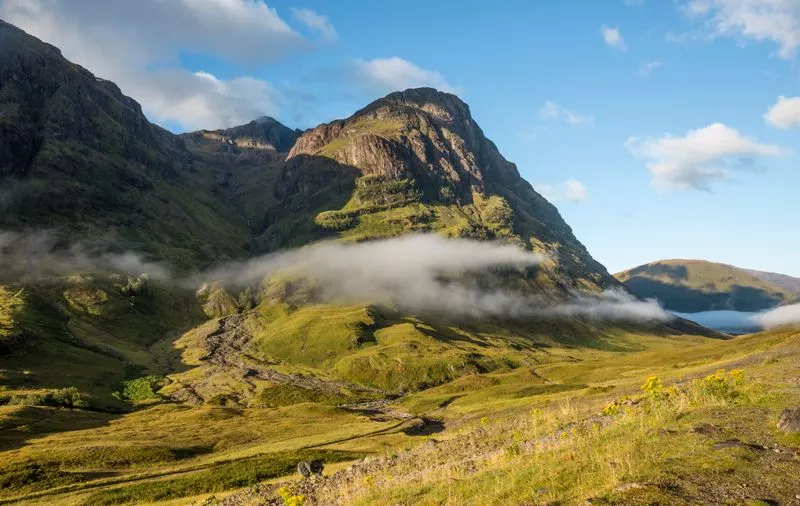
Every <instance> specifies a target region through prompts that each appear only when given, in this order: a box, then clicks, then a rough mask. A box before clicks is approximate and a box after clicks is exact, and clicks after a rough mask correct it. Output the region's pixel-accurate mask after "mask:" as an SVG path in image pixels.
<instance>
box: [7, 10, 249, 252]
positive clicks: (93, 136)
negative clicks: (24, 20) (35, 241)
mask: <svg viewBox="0 0 800 506" xmlns="http://www.w3.org/2000/svg"><path fill="white" fill-rule="evenodd" d="M220 178H221V175H220V174H219V171H218V170H217V169H215V168H213V167H208V166H204V165H202V163H198V161H197V158H196V157H195V156H193V154H192V153H191V152H190V151H189V150H188V149H187V148H186V143H185V142H184V141H183V140H182V139H181V138H180V137H178V136H175V135H173V134H172V133H170V132H168V131H166V130H164V129H162V128H160V127H158V126H156V125H153V124H151V123H150V122H148V121H147V119H146V118H145V116H144V115H143V114H142V110H141V107H140V106H139V104H138V103H136V102H135V101H134V100H132V99H131V98H129V97H126V96H125V95H123V94H122V93H121V92H120V90H119V88H118V87H117V86H116V85H115V84H114V83H111V82H109V81H106V80H103V79H100V78H98V77H95V76H94V75H92V74H91V73H90V72H89V71H87V70H86V69H83V68H82V67H79V66H78V65H75V64H73V63H70V62H69V61H67V60H66V59H64V58H63V57H62V56H61V53H60V51H59V50H58V49H57V48H55V47H53V46H50V45H48V44H45V43H43V42H41V41H39V40H38V39H36V38H34V37H31V36H30V35H28V34H26V33H25V32H23V31H21V30H19V29H17V28H15V27H13V26H12V25H9V24H7V23H5V22H2V21H0V227H2V228H3V229H6V230H9V229H16V230H42V229H47V230H49V231H51V232H54V233H61V234H63V235H64V236H66V237H69V238H70V240H79V239H80V240H82V241H89V242H92V243H99V244H98V246H99V247H108V245H113V246H114V247H116V248H121V249H134V250H137V251H140V252H142V253H145V254H148V255H151V256H152V257H153V258H157V259H169V260H170V261H171V262H172V263H175V264H178V265H182V266H190V265H197V264H202V263H208V262H210V261H212V259H215V258H219V257H220V256H223V257H224V256H228V257H232V256H241V255H243V254H244V253H245V252H246V248H247V243H248V232H247V228H246V226H245V225H244V224H243V223H242V222H241V220H240V218H239V216H238V214H237V212H236V210H235V209H234V208H233V207H232V206H231V205H230V204H229V203H227V202H226V201H224V200H223V199H220V198H219V197H218V195H217V194H215V192H214V188H215V185H217V184H218V182H219V179H220Z"/></svg>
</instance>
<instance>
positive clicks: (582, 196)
mask: <svg viewBox="0 0 800 506" xmlns="http://www.w3.org/2000/svg"><path fill="white" fill-rule="evenodd" d="M535 189H536V191H537V192H539V193H540V194H542V196H544V198H546V199H547V200H549V201H550V202H558V201H560V200H569V201H572V202H582V201H584V200H586V199H588V198H589V189H588V188H586V185H584V184H583V183H581V182H580V181H578V180H577V179H575V178H569V179H567V180H566V181H564V182H563V183H560V184H557V185H551V184H543V185H536V187H535Z"/></svg>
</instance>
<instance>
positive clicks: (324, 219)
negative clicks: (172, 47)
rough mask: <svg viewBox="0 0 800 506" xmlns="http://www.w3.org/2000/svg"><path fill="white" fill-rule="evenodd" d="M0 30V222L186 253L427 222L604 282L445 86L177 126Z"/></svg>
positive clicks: (550, 277)
mask: <svg viewBox="0 0 800 506" xmlns="http://www.w3.org/2000/svg"><path fill="white" fill-rule="evenodd" d="M0 42H2V44H0V86H1V88H0V111H2V115H0V118H1V119H0V132H2V133H3V135H2V138H1V140H0V178H2V188H3V194H2V195H1V196H0V197H2V198H0V205H2V210H3V212H2V214H1V215H0V227H3V228H5V229H28V230H30V229H40V228H47V229H49V230H55V231H61V232H63V233H64V234H66V236H67V237H69V239H71V240H91V241H93V242H97V243H101V244H112V245H114V247H119V248H126V249H132V250H136V251H141V252H144V253H145V254H147V255H148V256H150V257H151V258H153V259H155V260H159V261H165V262H168V263H171V264H177V265H179V266H185V267H198V266H199V267H202V266H204V265H208V264H209V263H212V262H214V261H219V259H224V258H229V257H246V256H248V255H253V254H257V253H262V252H266V251H272V250H275V249H278V248H286V247H292V246H300V245H304V244H308V243H310V242H313V241H315V240H319V239H325V238H340V239H342V240H365V239H374V238H379V237H387V236H394V235H399V234H403V233H409V232H435V233H440V234H444V235H447V236H456V237H470V238H476V239H487V240H489V239H502V240H506V241H512V242H516V243H518V244H521V245H523V246H524V247H526V248H528V249H532V250H535V251H539V252H542V253H545V254H547V255H548V258H549V259H550V260H549V261H548V262H546V264H545V265H544V266H543V268H542V269H540V270H539V272H538V273H537V274H536V278H537V281H536V283H537V284H539V285H541V286H543V287H547V288H552V287H556V288H558V289H559V290H568V289H575V288H586V289H589V290H599V289H602V288H606V287H609V286H616V285H617V282H616V281H615V280H614V278H612V277H611V276H610V275H609V274H608V273H607V272H606V270H605V269H604V268H603V266H602V265H600V264H599V263H597V262H596V261H594V260H593V259H592V257H591V256H590V255H589V253H588V252H587V251H586V249H585V248H584V247H583V245H582V244H581V243H580V242H579V241H578V240H577V239H576V238H575V236H574V235H573V233H572V230H571V229H570V227H569V226H568V225H567V224H566V223H565V222H564V220H563V219H562V218H561V216H560V215H559V213H558V211H557V210H556V208H555V207H554V206H553V205H552V204H550V203H549V202H548V201H547V200H545V199H544V198H543V197H542V196H541V195H539V194H538V193H536V191H534V190H533V188H532V187H531V185H530V184H529V183H527V182H526V181H525V180H523V179H522V178H521V177H520V175H519V172H518V171H517V168H516V166H515V165H514V164H513V163H511V162H508V161H507V160H505V159H504V158H503V157H502V155H501V154H500V153H499V152H498V150H497V147H496V146H495V145H494V143H492V142H491V141H490V140H488V139H487V138H486V136H485V135H484V134H483V132H482V130H481V129H480V127H479V126H478V125H477V123H476V122H475V120H474V119H473V118H472V116H471V114H470V110H469V106H467V104H465V103H464V102H462V101H461V100H460V99H459V98H458V97H456V96H455V95H452V94H448V93H441V92H439V91H436V90H434V89H431V88H421V89H410V90H406V91H403V92H396V93H392V94H390V95H388V96H386V97H384V98H382V99H379V100H376V101H375V102H373V103H372V104H369V105H368V106H367V107H365V108H364V109H362V110H360V111H358V112H356V113H355V114H354V115H352V116H351V117H349V118H347V119H344V120H338V121H334V122H331V123H328V124H324V125H320V126H318V127H316V128H314V129H311V130H308V131H306V132H304V133H301V132H299V131H297V130H292V129H290V128H287V127H285V126H283V125H281V124H280V123H279V122H277V121H276V120H274V119H272V118H268V117H264V118H260V119H257V120H255V121H252V122H250V123H248V124H246V125H241V126H238V127H234V128H228V129H222V130H213V131H208V130H203V131H200V132H193V133H188V134H183V135H179V136H178V135H173V134H172V133H170V132H168V131H166V130H164V129H162V128H160V127H158V126H155V125H153V124H151V123H150V122H148V121H147V119H146V118H145V117H144V115H143V113H142V110H141V107H140V106H139V104H137V103H136V102H135V101H134V100H132V99H130V98H128V97H126V96H124V95H123V94H122V93H121V92H120V90H119V89H118V88H117V87H116V86H115V85H114V84H113V83H111V82H109V81H105V80H102V79H100V78H97V77H95V76H94V75H92V74H91V73H90V72H89V71H87V70H85V69H83V68H81V67H79V66H77V65H75V64H72V63H70V62H69V61H67V60H65V59H64V58H63V57H62V56H61V53H60V52H59V51H58V49H56V48H54V47H52V46H50V45H48V44H45V43H43V42H41V41H39V40H38V39H36V38H34V37H31V36H29V35H27V34H25V33H24V32H23V31H21V30H19V29H17V28H15V27H13V26H11V25H9V24H6V23H3V24H1V25H0Z"/></svg>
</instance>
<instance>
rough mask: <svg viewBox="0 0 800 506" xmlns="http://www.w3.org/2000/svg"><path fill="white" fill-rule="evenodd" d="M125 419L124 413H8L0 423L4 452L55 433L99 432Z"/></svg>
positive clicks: (35, 409) (31, 408)
mask: <svg viewBox="0 0 800 506" xmlns="http://www.w3.org/2000/svg"><path fill="white" fill-rule="evenodd" d="M122 416H123V413H106V412H98V411H84V410H77V409H62V408H50V407H41V406H23V407H20V408H18V409H16V410H13V411H11V412H10V413H5V414H4V416H3V419H2V421H0V452H4V451H9V450H15V449H18V448H22V447H23V446H25V445H28V444H31V443H32V442H33V441H34V440H36V439H40V438H44V437H47V436H49V435H51V434H55V433H60V432H71V431H80V430H87V429H96V428H98V427H102V426H106V425H109V424H110V423H111V422H112V421H114V420H116V419H118V418H120V417H122Z"/></svg>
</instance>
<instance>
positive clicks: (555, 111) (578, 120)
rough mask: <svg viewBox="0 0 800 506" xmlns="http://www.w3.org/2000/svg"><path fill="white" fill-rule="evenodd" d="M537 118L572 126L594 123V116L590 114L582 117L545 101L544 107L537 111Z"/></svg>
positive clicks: (550, 101)
mask: <svg viewBox="0 0 800 506" xmlns="http://www.w3.org/2000/svg"><path fill="white" fill-rule="evenodd" d="M539 117H540V118H542V119H558V120H561V121H566V122H567V123H569V124H570V125H573V126H578V125H583V124H588V123H592V122H593V121H594V116H592V115H591V114H588V115H583V114H577V113H574V112H572V111H570V110H569V109H565V108H564V107H561V106H560V105H558V104H557V103H555V102H553V101H552V100H546V101H545V103H544V105H542V107H541V108H540V109H539Z"/></svg>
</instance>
